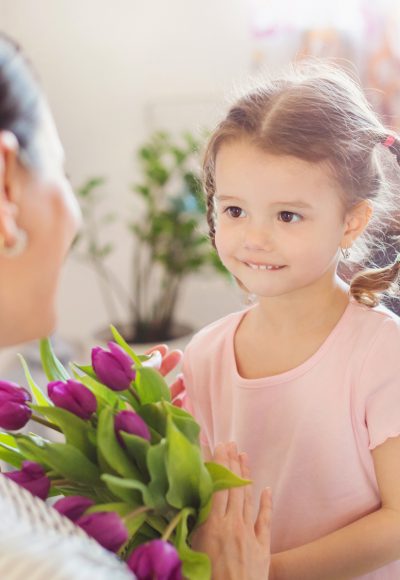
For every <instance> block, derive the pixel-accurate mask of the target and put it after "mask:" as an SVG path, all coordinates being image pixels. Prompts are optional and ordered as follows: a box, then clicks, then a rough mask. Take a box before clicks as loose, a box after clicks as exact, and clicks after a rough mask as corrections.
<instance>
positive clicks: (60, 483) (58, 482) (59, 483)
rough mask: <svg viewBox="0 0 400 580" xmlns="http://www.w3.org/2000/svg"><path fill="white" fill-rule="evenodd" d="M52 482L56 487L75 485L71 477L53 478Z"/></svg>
mask: <svg viewBox="0 0 400 580" xmlns="http://www.w3.org/2000/svg"><path fill="white" fill-rule="evenodd" d="M51 483H52V485H55V486H56V487H60V486H67V487H68V486H69V485H74V484H73V483H72V482H71V481H69V479H52V480H51Z"/></svg>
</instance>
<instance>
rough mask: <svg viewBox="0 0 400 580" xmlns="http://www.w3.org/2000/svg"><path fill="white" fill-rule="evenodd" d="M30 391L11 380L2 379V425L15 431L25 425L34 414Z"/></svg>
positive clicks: (0, 418) (0, 419)
mask: <svg viewBox="0 0 400 580" xmlns="http://www.w3.org/2000/svg"><path fill="white" fill-rule="evenodd" d="M31 401H32V397H31V395H30V393H29V392H28V391H27V390H26V389H24V388H23V387H20V386H19V385H16V384H15V383H12V382H10V381H0V427H1V428H3V429H10V430H11V431H15V430H17V429H21V427H24V425H26V423H27V422H28V421H29V419H30V418H31V415H32V411H31V409H30V408H29V407H28V403H30V402H31Z"/></svg>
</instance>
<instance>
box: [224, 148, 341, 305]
mask: <svg viewBox="0 0 400 580" xmlns="http://www.w3.org/2000/svg"><path fill="white" fill-rule="evenodd" d="M215 182H216V194H215V199H216V207H217V223H216V236H215V242H216V246H217V250H218V253H219V256H220V258H221V260H222V262H223V263H224V265H225V267H226V268H227V269H228V270H229V271H230V272H231V273H232V274H233V275H234V276H235V277H236V278H237V279H238V280H240V282H241V283H242V284H243V285H244V286H245V287H246V289H247V290H248V291H249V292H251V293H254V294H256V295H257V296H259V297H278V296H283V295H288V294H290V293H293V292H295V291H296V290H298V289H301V288H305V287H307V286H310V285H313V284H314V283H316V282H317V281H319V280H320V279H321V278H322V277H324V276H327V277H330V278H331V279H332V278H333V277H334V273H335V271H336V266H337V262H338V257H339V249H340V247H341V246H342V245H345V244H344V242H345V241H346V240H345V232H346V227H347V225H348V224H346V219H345V217H346V216H345V212H344V210H343V206H342V202H341V197H340V194H341V192H340V190H339V186H338V185H337V184H336V183H335V181H334V179H333V177H332V176H331V174H330V171H329V169H328V168H327V167H326V166H325V165H324V164H317V163H310V162H306V161H303V160H301V159H298V158H296V157H291V156H283V155H282V156H277V155H271V154H269V153H265V152H264V151H262V150H261V149H260V148H258V147H256V146H255V145H252V144H251V143H249V142H247V141H244V140H243V141H236V142H230V143H225V144H224V145H222V146H221V148H220V150H219V152H218V154H217V158H216V171H215Z"/></svg>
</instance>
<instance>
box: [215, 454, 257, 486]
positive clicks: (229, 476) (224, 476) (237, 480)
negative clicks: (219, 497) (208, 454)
mask: <svg viewBox="0 0 400 580" xmlns="http://www.w3.org/2000/svg"><path fill="white" fill-rule="evenodd" d="M205 466H206V468H207V471H208V473H209V474H210V475H211V479H212V482H213V490H214V491H220V490H222V489H229V488H231V487H242V486H244V485H249V484H250V483H252V481H251V479H242V478H241V477H239V476H238V475H236V474H235V473H233V472H232V471H230V470H229V469H228V468H227V467H224V466H223V465H220V464H219V463H213V462H211V461H210V462H207V463H206V464H205Z"/></svg>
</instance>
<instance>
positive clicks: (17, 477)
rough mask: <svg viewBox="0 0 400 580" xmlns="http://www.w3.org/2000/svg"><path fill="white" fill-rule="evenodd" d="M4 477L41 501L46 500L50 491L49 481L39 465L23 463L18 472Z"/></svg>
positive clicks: (6, 474) (28, 462) (29, 462)
mask: <svg viewBox="0 0 400 580" xmlns="http://www.w3.org/2000/svg"><path fill="white" fill-rule="evenodd" d="M4 475H5V477H8V478H9V479H12V480H13V481H15V483H18V485H20V486H21V487H24V488H25V489H27V490H28V491H30V492H31V494H32V495H36V496H37V497H40V499H43V500H45V499H47V496H48V495H49V491H50V479H49V478H48V477H46V473H45V471H44V469H43V467H42V466H41V465H39V463H35V462H34V461H23V462H22V469H21V470H20V471H11V472H9V473H4Z"/></svg>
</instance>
